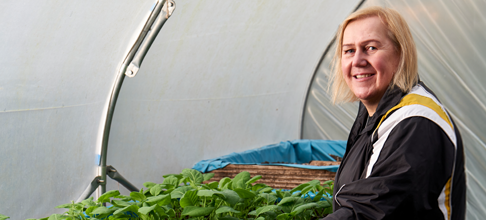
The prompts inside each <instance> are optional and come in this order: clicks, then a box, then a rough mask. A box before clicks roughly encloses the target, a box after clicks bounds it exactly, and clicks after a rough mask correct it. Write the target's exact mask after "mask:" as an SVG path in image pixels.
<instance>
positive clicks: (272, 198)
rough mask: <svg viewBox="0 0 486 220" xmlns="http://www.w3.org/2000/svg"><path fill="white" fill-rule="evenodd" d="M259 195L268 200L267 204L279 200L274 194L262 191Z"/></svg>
mask: <svg viewBox="0 0 486 220" xmlns="http://www.w3.org/2000/svg"><path fill="white" fill-rule="evenodd" d="M258 196H260V197H262V198H264V199H265V201H267V204H273V203H274V202H275V201H277V197H275V196H274V195H272V194H268V193H261V194H259V195H258Z"/></svg>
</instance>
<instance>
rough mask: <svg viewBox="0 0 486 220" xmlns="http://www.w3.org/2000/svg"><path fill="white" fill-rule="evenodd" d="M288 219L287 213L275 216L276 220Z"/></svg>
mask: <svg viewBox="0 0 486 220" xmlns="http://www.w3.org/2000/svg"><path fill="white" fill-rule="evenodd" d="M288 219H290V214H289V213H282V214H280V215H278V216H277V220H288Z"/></svg>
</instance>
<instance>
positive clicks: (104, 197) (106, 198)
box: [98, 190, 120, 203]
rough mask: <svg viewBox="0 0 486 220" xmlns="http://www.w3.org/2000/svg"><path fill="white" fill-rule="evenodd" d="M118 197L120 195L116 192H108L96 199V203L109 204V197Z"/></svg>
mask: <svg viewBox="0 0 486 220" xmlns="http://www.w3.org/2000/svg"><path fill="white" fill-rule="evenodd" d="M118 195H120V192H119V191H118V190H110V191H108V192H105V193H103V195H101V196H100V197H99V198H98V202H99V203H104V202H110V200H111V199H110V198H111V197H115V196H118Z"/></svg>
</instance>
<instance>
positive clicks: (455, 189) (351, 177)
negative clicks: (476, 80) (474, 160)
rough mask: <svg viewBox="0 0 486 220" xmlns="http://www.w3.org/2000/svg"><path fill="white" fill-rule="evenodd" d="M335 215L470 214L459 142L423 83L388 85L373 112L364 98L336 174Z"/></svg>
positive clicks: (406, 216)
mask: <svg viewBox="0 0 486 220" xmlns="http://www.w3.org/2000/svg"><path fill="white" fill-rule="evenodd" d="M333 200H334V204H333V205H334V206H333V207H334V213H333V214H331V215H329V216H327V217H326V218H324V219H326V220H330V219H340V220H344V219H374V220H375V219H395V220H397V219H407V220H411V219H413V220H416V219H427V220H430V219H453V220H459V219H465V209H466V182H465V174H464V153H463V146H462V140H461V137H460V134H459V131H458V130H457V127H456V126H455V125H454V122H453V121H452V119H451V118H450V117H449V115H448V113H447V111H446V110H445V109H444V108H443V106H442V105H441V104H440V102H439V101H438V100H437V98H436V97H435V95H434V94H433V93H432V92H431V91H430V90H429V89H428V88H427V87H426V86H425V85H424V84H423V83H422V82H420V83H419V84H418V85H416V86H415V87H414V88H413V89H412V91H411V92H410V93H409V94H404V93H402V92H401V91H400V90H399V89H398V88H396V87H395V88H394V89H388V90H387V91H386V93H385V94H384V96H383V98H382V99H381V101H380V103H379V105H378V107H377V110H376V112H375V114H374V115H373V117H371V118H369V119H368V112H367V110H366V108H365V107H364V106H363V104H362V103H360V106H359V112H358V116H357V118H356V121H355V122H354V124H353V127H352V129H351V133H350V135H349V138H348V143H347V148H346V153H345V155H344V157H343V161H342V163H341V166H340V167H339V170H338V172H337V174H336V179H335V186H334V199H333Z"/></svg>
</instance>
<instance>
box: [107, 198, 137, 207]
mask: <svg viewBox="0 0 486 220" xmlns="http://www.w3.org/2000/svg"><path fill="white" fill-rule="evenodd" d="M110 203H111V204H113V205H114V206H116V207H121V208H124V207H127V206H131V205H132V204H133V203H130V202H126V201H122V200H111V202H110Z"/></svg>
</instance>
